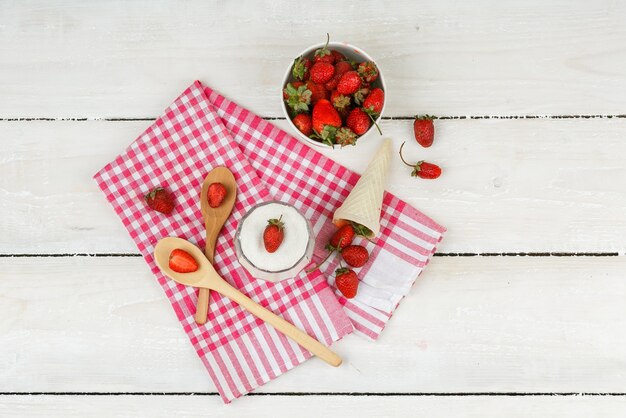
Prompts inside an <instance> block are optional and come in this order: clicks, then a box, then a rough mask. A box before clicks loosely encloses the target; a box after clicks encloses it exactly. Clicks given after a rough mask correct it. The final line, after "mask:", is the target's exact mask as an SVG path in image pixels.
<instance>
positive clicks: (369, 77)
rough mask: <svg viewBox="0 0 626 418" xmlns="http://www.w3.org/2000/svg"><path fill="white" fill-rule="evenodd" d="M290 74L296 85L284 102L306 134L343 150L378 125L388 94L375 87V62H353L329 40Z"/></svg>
mask: <svg viewBox="0 0 626 418" xmlns="http://www.w3.org/2000/svg"><path fill="white" fill-rule="evenodd" d="M329 40H330V38H329ZM291 74H292V76H293V80H294V81H291V82H289V83H287V85H286V86H285V88H284V89H283V99H284V100H285V104H286V105H287V109H288V110H289V114H290V117H291V121H292V122H293V124H294V125H295V126H296V127H297V128H298V129H299V130H300V132H302V133H303V134H304V135H306V136H308V137H310V138H313V139H315V140H317V141H319V142H322V143H324V144H327V145H329V146H331V147H332V146H334V145H340V146H342V147H344V146H346V145H355V144H356V141H357V139H358V137H359V136H361V135H363V134H364V133H366V132H367V131H368V130H369V129H370V127H371V125H372V123H373V124H376V118H378V116H379V115H380V112H381V111H382V108H383V103H384V101H385V92H384V91H383V90H382V89H381V88H378V87H374V86H373V85H372V83H373V82H374V81H376V79H378V68H376V64H374V63H373V62H372V61H364V62H360V63H356V62H353V61H350V60H348V59H347V58H346V57H345V56H344V55H343V54H342V53H340V52H338V51H336V50H331V49H329V48H328V40H327V41H326V45H325V46H324V47H323V48H320V49H318V50H316V51H315V54H314V56H313V58H312V59H310V58H308V57H302V56H301V57H298V58H296V59H295V60H294V64H293V67H292V71H291ZM376 127H377V129H378V131H379V132H380V128H378V125H376ZM381 135H382V132H381Z"/></svg>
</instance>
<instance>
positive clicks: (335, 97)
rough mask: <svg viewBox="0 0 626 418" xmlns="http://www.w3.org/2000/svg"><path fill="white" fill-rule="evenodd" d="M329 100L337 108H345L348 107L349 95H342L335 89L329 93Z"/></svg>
mask: <svg viewBox="0 0 626 418" xmlns="http://www.w3.org/2000/svg"><path fill="white" fill-rule="evenodd" d="M330 102H331V103H332V104H333V106H335V109H337V110H345V109H348V107H350V96H344V95H343V94H341V93H339V92H338V91H337V90H335V91H333V92H332V93H330Z"/></svg>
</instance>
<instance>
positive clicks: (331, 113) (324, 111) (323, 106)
mask: <svg viewBox="0 0 626 418" xmlns="http://www.w3.org/2000/svg"><path fill="white" fill-rule="evenodd" d="M326 125H330V126H334V127H335V128H339V127H340V126H341V118H340V117H339V113H337V110H335V108H334V107H333V105H332V104H331V103H330V102H329V101H328V100H326V99H322V100H319V101H318V102H317V103H316V104H315V106H314V107H313V130H314V131H315V132H317V133H318V134H319V133H320V132H322V130H323V129H324V126H326Z"/></svg>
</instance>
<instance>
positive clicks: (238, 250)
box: [235, 200, 315, 282]
mask: <svg viewBox="0 0 626 418" xmlns="http://www.w3.org/2000/svg"><path fill="white" fill-rule="evenodd" d="M266 205H279V206H285V207H288V208H291V209H294V210H295V211H296V212H297V213H298V214H299V215H300V216H301V217H302V219H303V220H304V221H305V223H306V230H307V233H308V237H307V243H306V249H305V251H304V254H303V255H302V256H301V257H300V258H299V259H298V260H297V261H295V262H294V264H293V265H291V266H290V267H287V268H285V269H283V270H266V269H264V268H262V267H260V266H257V265H255V264H254V263H253V262H252V261H251V260H250V259H249V258H248V257H247V256H246V254H245V252H244V249H243V246H242V243H241V230H242V228H243V225H244V223H245V221H246V219H247V218H248V217H249V216H250V214H251V213H253V212H254V211H255V210H256V209H258V208H260V207H263V206H266ZM288 228H289V226H288V225H286V226H285V231H286V232H285V234H288V233H289V229H288ZM260 234H262V231H261V232H260ZM248 239H249V238H248ZM283 245H284V244H283ZM314 248H315V235H314V234H313V228H312V227H311V223H310V222H309V220H308V219H307V218H306V217H305V216H304V215H302V213H300V211H299V210H298V209H296V207H295V206H293V205H290V204H288V203H285V202H281V201H279V200H270V201H267V202H263V203H259V204H256V205H255V206H253V207H252V208H251V209H250V210H249V211H248V213H246V214H245V215H244V216H243V218H241V220H240V221H239V225H237V231H236V232H235V254H236V256H237V259H238V260H239V262H240V263H241V265H242V266H243V267H244V268H245V269H246V270H247V271H248V273H250V274H251V275H252V276H253V277H256V278H257V279H263V280H268V281H271V282H277V281H280V280H285V279H289V278H292V277H295V276H296V275H297V274H298V273H300V272H301V271H302V270H303V269H304V268H305V267H306V266H307V265H309V264H310V263H311V260H313V250H314ZM277 254H278V253H277Z"/></svg>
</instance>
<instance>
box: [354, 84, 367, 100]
mask: <svg viewBox="0 0 626 418" xmlns="http://www.w3.org/2000/svg"><path fill="white" fill-rule="evenodd" d="M369 94H370V88H369V86H366V85H362V86H361V88H360V89H358V90H357V92H356V93H354V103H356V104H362V103H363V102H364V101H365V98H366V97H367V96H368V95H369Z"/></svg>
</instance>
